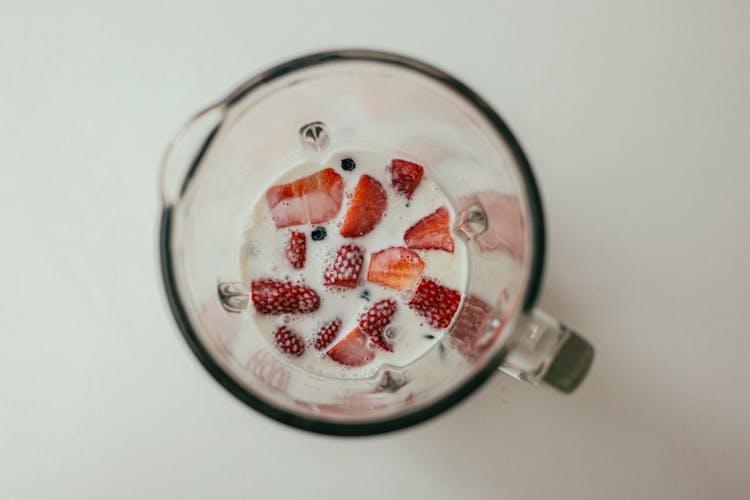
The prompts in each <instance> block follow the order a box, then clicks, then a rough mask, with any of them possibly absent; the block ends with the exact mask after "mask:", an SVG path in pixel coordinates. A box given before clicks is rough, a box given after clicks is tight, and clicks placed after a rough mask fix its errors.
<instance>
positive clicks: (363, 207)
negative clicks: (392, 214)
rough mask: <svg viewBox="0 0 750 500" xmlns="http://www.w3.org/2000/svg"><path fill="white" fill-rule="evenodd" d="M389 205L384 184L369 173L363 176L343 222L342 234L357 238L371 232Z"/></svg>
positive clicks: (355, 189)
mask: <svg viewBox="0 0 750 500" xmlns="http://www.w3.org/2000/svg"><path fill="white" fill-rule="evenodd" d="M387 205H388V196H387V195H386V194H385V189H383V185H382V184H380V183H379V182H378V181H376V180H375V179H373V178H372V177H370V176H369V175H363V176H361V177H360V178H359V181H358V182H357V187H356V188H354V195H353V197H352V202H351V204H350V205H349V210H347V212H346V217H345V218H344V222H343V223H342V224H341V235H342V236H346V237H348V238H356V237H358V236H364V235H365V234H367V233H369V232H370V231H372V230H373V229H374V228H375V226H377V225H378V223H379V222H380V219H382V218H383V212H384V211H385V207H386V206H387Z"/></svg>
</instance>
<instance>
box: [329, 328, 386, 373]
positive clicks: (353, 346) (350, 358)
mask: <svg viewBox="0 0 750 500" xmlns="http://www.w3.org/2000/svg"><path fill="white" fill-rule="evenodd" d="M368 344H369V342H368V338H367V335H365V334H364V333H363V332H362V331H361V330H360V329H359V328H355V329H354V330H352V331H351V332H349V333H347V334H346V336H345V337H344V338H343V339H341V340H339V341H338V342H337V343H336V345H334V346H333V347H331V348H330V349H329V350H328V352H327V354H328V356H329V357H330V358H331V359H332V360H334V361H336V362H337V363H341V364H342V365H346V366H363V365H366V364H367V363H369V362H370V361H372V360H373V359H375V352H374V351H373V350H372V349H370V346H369V345H368Z"/></svg>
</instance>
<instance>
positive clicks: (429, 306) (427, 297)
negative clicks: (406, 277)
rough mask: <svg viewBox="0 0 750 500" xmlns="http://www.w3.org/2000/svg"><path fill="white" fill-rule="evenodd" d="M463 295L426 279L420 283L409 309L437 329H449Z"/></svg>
mask: <svg viewBox="0 0 750 500" xmlns="http://www.w3.org/2000/svg"><path fill="white" fill-rule="evenodd" d="M460 302H461V294H459V293H458V292H457V291H456V290H453V289H452V288H448V287H447V286H443V285H440V284H438V283H437V282H435V281H433V280H431V279H429V278H425V279H423V280H422V281H420V282H419V285H418V286H417V290H416V291H415V292H414V296H413V297H412V299H411V300H410V301H409V307H410V308H411V309H413V310H414V311H415V312H416V313H417V314H419V315H420V316H422V317H423V318H424V319H425V320H426V321H427V323H428V324H429V325H430V326H431V327H433V328H436V329H441V328H448V325H450V323H451V320H452V319H453V316H454V315H455V314H456V310H457V309H458V304H459V303H460Z"/></svg>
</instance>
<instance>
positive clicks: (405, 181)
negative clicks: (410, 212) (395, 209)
mask: <svg viewBox="0 0 750 500" xmlns="http://www.w3.org/2000/svg"><path fill="white" fill-rule="evenodd" d="M390 172H391V185H393V189H395V190H396V192H398V193H401V194H402V195H404V196H406V199H407V200H411V195H413V194H414V190H415V189H417V186H418V185H419V182H420V181H421V180H422V175H424V167H422V165H417V164H416V163H412V162H410V161H406V160H391V168H390Z"/></svg>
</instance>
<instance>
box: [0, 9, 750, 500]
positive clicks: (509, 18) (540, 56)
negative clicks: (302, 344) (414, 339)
mask: <svg viewBox="0 0 750 500" xmlns="http://www.w3.org/2000/svg"><path fill="white" fill-rule="evenodd" d="M404 3H405V2H390V1H385V0H380V1H373V2H368V3H367V4H364V3H358V2H354V1H351V0H348V1H322V0H318V1H312V2H299V4H298V3H297V2H290V1H284V0H273V1H265V2H254V1H241V2H240V1H238V2H234V3H230V2H224V1H211V2H205V3H200V2H194V1H187V0H183V1H172V2H168V3H167V2H165V3H157V2H154V1H153V0H149V1H129V2H119V5H118V3H117V2H102V1H91V2H88V3H84V2H82V1H66V2H52V1H50V2H41V3H33V2H13V3H11V2H8V1H7V0H5V2H3V5H2V9H1V10H2V14H1V15H0V71H1V72H0V169H1V170H0V172H2V177H0V200H2V201H1V203H2V205H0V207H1V208H2V210H0V224H1V226H0V227H2V231H3V233H4V237H3V238H2V242H1V243H0V498H3V499H23V498H34V499H36V498H44V499H46V498H50V499H53V498H54V499H76V500H82V499H110V498H112V499H173V498H174V499H208V498H217V499H248V498H312V497H314V498H322V499H335V498H358V499H374V498H378V499H385V498H391V497H395V498H425V499H428V498H429V499H443V498H445V499H453V498H456V499H457V498H467V499H484V498H488V499H489V498H493V499H494V498H501V499H505V498H508V499H514V500H518V499H542V498H547V497H550V498H563V499H567V498H571V499H573V498H575V499H589V498H590V499H619V498H622V499H633V498H639V499H640V498H660V499H663V498H670V499H671V498H674V499H693V498H695V499H698V498H721V499H740V498H748V497H750V477H748V471H749V469H748V467H750V395H749V394H750V389H749V388H748V385H750V384H748V382H750V368H749V367H748V361H749V359H750V354H749V353H750V328H749V325H750V289H749V283H750V221H749V219H750V209H748V201H747V200H748V194H749V193H750V118H749V117H750V98H749V96H748V91H749V90H750V64H749V63H750V31H748V22H749V21H750V8H749V7H748V3H747V2H742V1H736V2H728V1H724V2H709V1H705V2H688V1H674V2H665V1H662V2H654V1H644V2H640V1H637V2H633V1H622V2H604V1H588V2H587V1H570V2H558V1H548V2H540V1H526V2H518V3H515V4H511V3H510V2H490V1H487V2H469V1H466V2H462V3H463V4H464V5H463V6H459V5H458V2H454V3H453V5H452V6H448V5H447V4H448V2H442V3H443V4H444V5H442V6H438V5H437V2H435V1H433V2H428V1H425V2H420V3H416V2H412V3H408V5H403V4H404ZM338 46H367V47H375V48H383V49H392V50H397V51H400V52H405V53H407V54H410V55H413V56H417V57H420V58H423V59H425V60H427V61H430V62H433V63H435V64H437V65H438V66H440V67H442V68H444V69H446V70H448V71H450V72H452V73H454V74H456V75H458V76H459V77H460V78H462V79H463V80H465V81H467V82H469V83H470V84H471V85H472V86H473V87H474V88H475V89H476V90H477V91H479V93H480V94H482V95H484V96H485V97H486V98H487V99H488V100H489V101H490V102H492V103H493V104H494V105H495V106H496V107H497V109H498V110H499V112H500V113H501V114H502V115H503V116H504V117H505V118H506V119H507V121H508V122H509V123H510V125H511V127H512V128H513V129H514V130H515V132H516V133H517V135H518V137H519V138H520V140H521V142H522V143H523V145H524V147H525V148H526V150H527V152H528V154H529V156H530V158H531V161H532V163H533V164H534V166H535V169H536V173H537V176H538V179H539V182H540V185H541V188H542V190H543V193H544V200H545V206H546V214H547V219H548V236H549V251H548V260H547V268H546V274H545V279H544V290H543V293H542V295H541V299H540V305H541V306H542V307H544V308H545V309H546V310H548V311H549V312H550V313H552V314H554V315H556V316H558V317H560V318H562V319H564V320H565V321H566V322H567V323H569V324H571V325H573V326H575V327H577V328H578V329H579V330H580V331H581V332H583V333H584V334H585V335H586V336H587V337H588V338H589V339H591V341H592V342H593V343H594V344H595V346H596V348H597V358H596V361H595V365H594V367H593V369H592V371H591V373H590V376H589V379H588V380H587V381H586V382H585V384H584V385H583V386H582V387H581V388H580V390H579V391H578V392H577V393H575V394H574V395H572V396H568V397H566V396H561V395H557V394H555V393H553V392H551V391H548V390H535V389H534V388H532V387H530V386H526V385H524V384H521V383H518V382H515V381H513V380H511V379H509V378H506V377H504V376H500V375H498V376H496V377H494V379H493V380H491V381H490V382H489V383H488V384H486V385H485V386H484V387H483V388H482V389H481V390H480V391H478V392H477V393H476V394H475V395H474V396H473V397H471V398H470V399H469V400H468V401H466V402H465V403H464V404H462V405H461V406H460V407H457V408H456V409H454V410H452V411H450V412H449V413H447V414H445V415H443V416H441V417H439V418H437V419H434V420H433V421H431V422H428V423H426V424H423V425H421V426H419V427H417V428H413V429H410V430H407V431H403V432H398V433H395V434H391V435H386V436H380V437H374V438H366V439H357V440H344V439H335V438H329V437H323V436H317V435H311V434H306V433H303V432H300V431H296V430H293V429H289V428H286V427H283V426H282V425H280V424H277V423H275V422H273V421H271V420H269V419H267V418H265V417H262V416H260V415H258V414H256V413H255V412H253V411H252V410H250V409H248V408H246V407H244V406H243V405H242V404H241V403H239V402H238V401H236V400H235V399H233V398H232V397H231V396H229V395H228V394H227V393H225V392H224V390H223V389H221V388H220V387H219V386H218V385H217V384H216V383H214V382H213V380H211V379H210V378H209V376H208V375H207V374H206V373H205V372H204V370H203V369H202V368H201V366H200V365H199V364H198V362H197V361H196V360H195V359H194V358H193V356H192V354H191V353H190V352H189V350H188V348H187V346H186V345H185V344H184V342H183V340H182V339H181V337H180V336H179V334H178V332H177V329H176V327H175V326H174V324H173V321H172V318H171V316H170V314H169V312H168V310H167V307H166V305H165V301H164V298H163V294H162V291H161V288H160V287H161V284H160V281H159V278H158V262H157V259H156V242H155V237H156V222H157V214H158V209H159V206H158V196H157V170H158V165H159V161H160V156H161V154H162V151H163V149H164V147H165V145H166V143H167V141H168V140H169V139H170V137H171V136H172V134H173V133H174V132H176V130H177V129H178V127H179V126H180V125H181V123H182V122H183V121H184V120H185V119H186V118H187V117H188V115H190V114H191V113H193V112H194V111H196V110H197V109H198V108H199V107H201V106H203V105H204V104H207V103H208V102H209V101H212V100H213V99H214V98H217V97H219V96H221V95H222V94H223V93H224V92H225V91H227V90H229V89H230V88H232V87H233V86H234V85H235V84H237V83H239V82H240V81H241V80H242V79H244V78H245V77H247V76H250V75H252V74H253V73H254V72H256V71H258V70H260V69H262V68H264V67H266V66H268V65H269V64H273V63H276V62H280V61H281V60H283V59H285V58H287V57H290V56H294V55H299V54H301V53H305V52H309V51H311V50H315V49H321V48H334V47H338Z"/></svg>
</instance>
